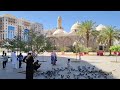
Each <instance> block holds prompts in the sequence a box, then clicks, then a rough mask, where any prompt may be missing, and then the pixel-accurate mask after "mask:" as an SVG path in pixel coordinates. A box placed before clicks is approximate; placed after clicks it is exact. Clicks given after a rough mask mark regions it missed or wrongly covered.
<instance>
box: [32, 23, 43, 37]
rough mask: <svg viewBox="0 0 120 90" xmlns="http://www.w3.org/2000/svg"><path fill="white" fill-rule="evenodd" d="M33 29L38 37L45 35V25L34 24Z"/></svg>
mask: <svg viewBox="0 0 120 90" xmlns="http://www.w3.org/2000/svg"><path fill="white" fill-rule="evenodd" d="M31 28H32V29H33V30H34V32H35V33H36V35H40V34H44V31H43V24H41V23H37V22H36V23H32V25H31Z"/></svg>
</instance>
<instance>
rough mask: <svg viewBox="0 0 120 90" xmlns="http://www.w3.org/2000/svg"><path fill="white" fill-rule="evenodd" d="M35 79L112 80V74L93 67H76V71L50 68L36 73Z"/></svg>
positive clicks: (65, 68)
mask: <svg viewBox="0 0 120 90" xmlns="http://www.w3.org/2000/svg"><path fill="white" fill-rule="evenodd" d="M34 77H37V79H112V78H113V77H112V72H109V73H108V72H104V71H102V70H98V69H97V68H96V67H95V66H92V67H87V66H78V67H77V69H74V68H73V67H70V68H69V69H68V68H67V67H64V68H63V67H61V68H52V70H48V71H46V72H42V71H40V72H36V73H35V74H34Z"/></svg>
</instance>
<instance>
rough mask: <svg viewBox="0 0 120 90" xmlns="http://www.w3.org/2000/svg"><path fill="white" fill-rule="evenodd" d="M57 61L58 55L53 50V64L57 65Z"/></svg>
mask: <svg viewBox="0 0 120 90" xmlns="http://www.w3.org/2000/svg"><path fill="white" fill-rule="evenodd" d="M56 61H57V55H56V53H55V51H54V50H53V52H52V53H51V64H52V65H56Z"/></svg>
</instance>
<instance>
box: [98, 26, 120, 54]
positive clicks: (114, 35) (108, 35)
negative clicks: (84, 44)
mask: <svg viewBox="0 0 120 90" xmlns="http://www.w3.org/2000/svg"><path fill="white" fill-rule="evenodd" d="M118 39H119V31H118V30H117V29H116V28H115V27H113V26H107V27H106V28H103V29H102V30H101V31H100V35H99V42H101V43H103V44H108V46H109V48H110V46H112V44H113V41H114V40H118ZM109 51H110V55H111V50H109Z"/></svg>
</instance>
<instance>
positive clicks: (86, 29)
mask: <svg viewBox="0 0 120 90" xmlns="http://www.w3.org/2000/svg"><path fill="white" fill-rule="evenodd" d="M94 26H95V22H93V21H92V20H90V21H84V22H82V23H81V26H80V28H79V30H78V35H79V36H82V37H85V38H86V40H87V42H86V46H87V47H89V44H88V43H89V38H90V34H91V31H92V30H94Z"/></svg>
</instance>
